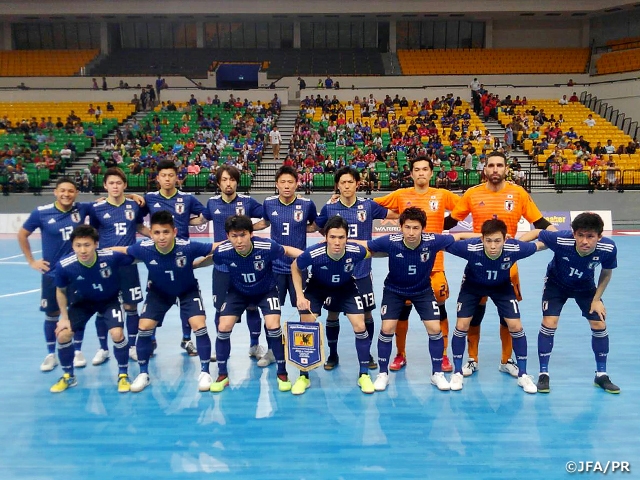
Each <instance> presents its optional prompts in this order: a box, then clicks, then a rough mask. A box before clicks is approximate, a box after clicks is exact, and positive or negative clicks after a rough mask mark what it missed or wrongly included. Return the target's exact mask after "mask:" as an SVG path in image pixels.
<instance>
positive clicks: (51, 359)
mask: <svg viewBox="0 0 640 480" xmlns="http://www.w3.org/2000/svg"><path fill="white" fill-rule="evenodd" d="M53 195H54V196H55V197H56V200H55V201H54V202H53V203H50V204H48V205H43V206H41V207H38V208H36V209H35V210H34V211H32V212H31V214H30V215H29V218H27V220H26V221H25V222H24V224H23V225H22V227H21V228H20V230H19V231H18V244H19V245H20V249H21V250H22V253H23V254H24V257H25V259H26V260H27V263H28V264H29V266H30V267H31V268H33V269H34V270H37V271H38V272H39V273H41V274H42V282H41V293H40V311H42V312H44V315H45V317H44V338H45V341H46V343H47V351H48V354H47V356H46V357H45V359H44V361H43V362H42V365H40V370H42V371H43V372H50V371H51V370H53V369H54V368H55V367H56V365H58V360H57V359H56V355H55V351H56V334H55V330H56V324H57V323H58V319H59V316H60V309H59V308H58V302H57V300H56V286H55V272H54V271H53V270H54V266H55V265H56V263H57V262H58V261H59V260H60V259H61V258H62V257H64V256H66V255H68V254H70V253H71V251H72V248H71V233H72V232H73V229H74V228H75V227H77V226H78V225H81V224H82V223H84V220H85V218H86V216H87V215H88V213H89V204H88V203H76V197H77V196H78V188H77V186H76V184H75V183H74V181H73V180H72V179H71V178H69V177H61V178H59V179H58V180H57V181H56V188H55V190H54V191H53ZM37 229H40V232H41V234H42V258H41V259H39V260H36V259H35V258H34V257H33V253H32V252H31V245H30V243H29V236H30V235H31V234H32V233H33V232H34V231H35V230H37ZM83 335H84V331H78V332H75V335H74V350H75V352H74V360H73V364H74V366H75V367H76V368H80V367H84V366H85V365H86V364H87V361H86V359H85V358H84V355H83V354H82V351H81V346H82V338H83Z"/></svg>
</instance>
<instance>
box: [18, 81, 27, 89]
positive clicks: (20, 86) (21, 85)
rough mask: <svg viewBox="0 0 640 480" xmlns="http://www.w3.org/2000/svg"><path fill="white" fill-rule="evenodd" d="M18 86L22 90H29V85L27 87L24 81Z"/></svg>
mask: <svg viewBox="0 0 640 480" xmlns="http://www.w3.org/2000/svg"><path fill="white" fill-rule="evenodd" d="M18 88H19V89H20V90H29V87H27V86H26V85H25V84H24V82H20V85H18Z"/></svg>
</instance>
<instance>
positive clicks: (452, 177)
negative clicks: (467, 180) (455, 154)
mask: <svg viewBox="0 0 640 480" xmlns="http://www.w3.org/2000/svg"><path fill="white" fill-rule="evenodd" d="M446 174H447V188H455V187H458V186H460V179H459V177H458V171H457V170H456V169H455V168H454V167H453V165H449V170H448V171H447V173H446Z"/></svg>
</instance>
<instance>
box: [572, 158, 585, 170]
mask: <svg viewBox="0 0 640 480" xmlns="http://www.w3.org/2000/svg"><path fill="white" fill-rule="evenodd" d="M582 170H584V164H583V163H582V157H578V158H576V161H575V162H573V165H571V171H572V172H581V171H582Z"/></svg>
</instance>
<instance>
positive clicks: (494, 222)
mask: <svg viewBox="0 0 640 480" xmlns="http://www.w3.org/2000/svg"><path fill="white" fill-rule="evenodd" d="M480 233H481V234H482V236H483V237H484V236H485V235H492V234H494V233H501V234H502V236H503V237H506V236H507V224H506V223H504V222H503V221H502V220H500V219H499V218H492V219H490V220H486V221H485V222H484V223H483V224H482V228H481V230H480Z"/></svg>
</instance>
